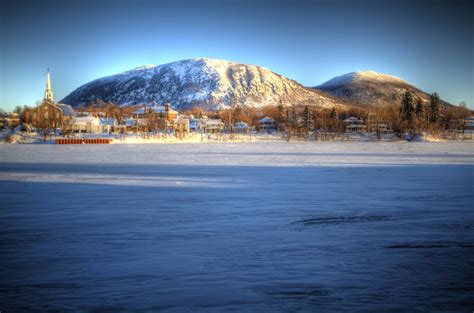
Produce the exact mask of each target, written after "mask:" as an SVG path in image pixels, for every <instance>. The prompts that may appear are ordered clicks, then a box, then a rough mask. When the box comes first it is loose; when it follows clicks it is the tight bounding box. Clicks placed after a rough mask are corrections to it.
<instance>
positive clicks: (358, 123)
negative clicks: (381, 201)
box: [342, 116, 367, 133]
mask: <svg viewBox="0 0 474 313" xmlns="http://www.w3.org/2000/svg"><path fill="white" fill-rule="evenodd" d="M342 122H343V123H344V124H345V125H346V133H353V132H365V131H366V130H367V126H365V125H364V124H363V123H364V120H362V119H361V118H357V117H353V116H350V117H348V118H346V119H345V120H343V121H342Z"/></svg>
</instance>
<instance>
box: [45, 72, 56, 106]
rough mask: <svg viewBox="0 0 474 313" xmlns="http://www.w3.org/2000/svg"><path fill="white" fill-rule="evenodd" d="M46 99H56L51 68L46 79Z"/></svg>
mask: <svg viewBox="0 0 474 313" xmlns="http://www.w3.org/2000/svg"><path fill="white" fill-rule="evenodd" d="M44 100H49V101H54V100H53V89H52V88H51V76H50V75H49V68H48V76H47V79H46V90H45V91H44Z"/></svg>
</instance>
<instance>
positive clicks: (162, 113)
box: [132, 102, 179, 123]
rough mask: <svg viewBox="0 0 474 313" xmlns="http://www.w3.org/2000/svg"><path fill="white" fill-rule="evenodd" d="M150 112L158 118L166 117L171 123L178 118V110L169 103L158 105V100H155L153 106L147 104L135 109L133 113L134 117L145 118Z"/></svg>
mask: <svg viewBox="0 0 474 313" xmlns="http://www.w3.org/2000/svg"><path fill="white" fill-rule="evenodd" d="M150 114H153V115H154V116H155V117H156V118H164V119H166V120H167V121H168V122H169V123H173V122H174V121H176V119H177V118H178V115H179V113H178V111H175V110H173V109H172V108H171V105H170V104H169V103H166V104H165V105H157V104H156V102H153V105H152V106H146V105H144V106H143V107H141V108H139V109H138V110H135V111H134V112H133V113H132V117H133V118H135V119H145V118H148V116H149V115H150Z"/></svg>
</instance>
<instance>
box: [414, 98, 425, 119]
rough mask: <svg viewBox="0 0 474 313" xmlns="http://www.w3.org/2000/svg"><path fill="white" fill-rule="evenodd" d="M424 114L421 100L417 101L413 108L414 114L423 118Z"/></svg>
mask: <svg viewBox="0 0 474 313" xmlns="http://www.w3.org/2000/svg"><path fill="white" fill-rule="evenodd" d="M424 112H425V108H424V106H423V100H421V99H418V101H417V102H416V107H415V114H416V116H417V117H421V116H423V113H424Z"/></svg>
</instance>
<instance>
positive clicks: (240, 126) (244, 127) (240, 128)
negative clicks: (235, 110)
mask: <svg viewBox="0 0 474 313" xmlns="http://www.w3.org/2000/svg"><path fill="white" fill-rule="evenodd" d="M234 130H235V132H236V133H240V134H245V133H248V132H249V131H250V126H249V124H247V123H245V122H237V123H235V125H234Z"/></svg>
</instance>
